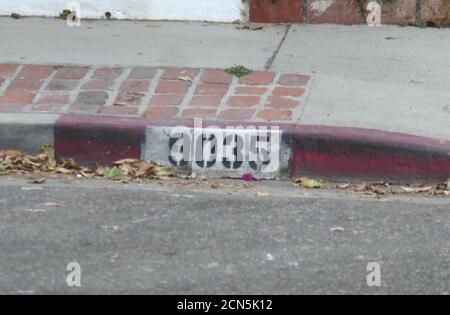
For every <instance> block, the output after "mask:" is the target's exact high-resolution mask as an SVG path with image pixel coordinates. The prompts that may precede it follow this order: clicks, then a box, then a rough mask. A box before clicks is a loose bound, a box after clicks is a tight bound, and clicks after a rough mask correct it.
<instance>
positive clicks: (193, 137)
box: [142, 126, 291, 179]
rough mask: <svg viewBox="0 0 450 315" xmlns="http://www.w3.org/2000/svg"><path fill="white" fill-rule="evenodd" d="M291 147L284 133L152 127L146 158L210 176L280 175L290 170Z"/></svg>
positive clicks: (277, 131) (147, 137)
mask: <svg viewBox="0 0 450 315" xmlns="http://www.w3.org/2000/svg"><path fill="white" fill-rule="evenodd" d="M290 154H291V149H290V146H289V144H288V142H287V141H285V139H283V132H282V131H281V130H279V129H276V128H270V129H264V128H262V129H259V128H258V129H243V128H242V129H240V128H237V129H229V128H217V127H206V128H202V129H199V128H195V129H194V128H190V127H160V126H149V127H147V129H146V134H145V147H144V150H143V157H142V158H143V159H144V160H146V161H155V162H157V163H159V164H162V165H172V166H174V167H175V168H177V169H180V170H182V169H184V170H186V171H187V172H191V171H192V172H195V173H197V174H207V175H208V176H214V175H217V176H228V177H240V176H242V175H243V174H246V173H252V174H254V175H255V176H256V177H258V178H267V179H268V178H277V177H280V176H282V175H283V174H284V173H286V172H288V169H289V158H290Z"/></svg>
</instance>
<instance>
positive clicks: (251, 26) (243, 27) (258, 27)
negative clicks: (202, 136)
mask: <svg viewBox="0 0 450 315" xmlns="http://www.w3.org/2000/svg"><path fill="white" fill-rule="evenodd" d="M236 28H237V29H238V30H250V31H260V30H262V29H264V26H263V25H261V24H252V23H244V24H240V25H238V26H236Z"/></svg>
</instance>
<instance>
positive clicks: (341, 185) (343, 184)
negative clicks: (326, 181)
mask: <svg viewBox="0 0 450 315" xmlns="http://www.w3.org/2000/svg"><path fill="white" fill-rule="evenodd" d="M336 188H338V189H347V188H350V184H349V183H342V184H338V185H337V186H336Z"/></svg>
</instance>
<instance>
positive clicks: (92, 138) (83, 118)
mask: <svg viewBox="0 0 450 315" xmlns="http://www.w3.org/2000/svg"><path fill="white" fill-rule="evenodd" d="M146 125H147V123H146V121H145V120H142V119H133V118H122V117H108V116H87V115H61V116H60V117H59V119H58V120H57V121H56V123H55V128H54V137H55V140H54V147H55V153H56V155H57V156H59V157H66V158H69V157H70V158H73V159H75V160H76V161H77V162H78V163H80V164H84V165H93V164H96V163H99V164H111V163H113V162H115V161H118V160H120V159H124V158H136V159H139V158H140V157H141V150H142V145H143V142H144V132H145V127H146Z"/></svg>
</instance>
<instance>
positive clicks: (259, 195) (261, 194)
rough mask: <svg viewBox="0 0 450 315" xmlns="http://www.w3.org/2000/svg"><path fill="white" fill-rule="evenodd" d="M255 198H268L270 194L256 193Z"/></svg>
mask: <svg viewBox="0 0 450 315" xmlns="http://www.w3.org/2000/svg"><path fill="white" fill-rule="evenodd" d="M256 196H258V197H269V196H270V194H269V193H268V192H257V193H256Z"/></svg>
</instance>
